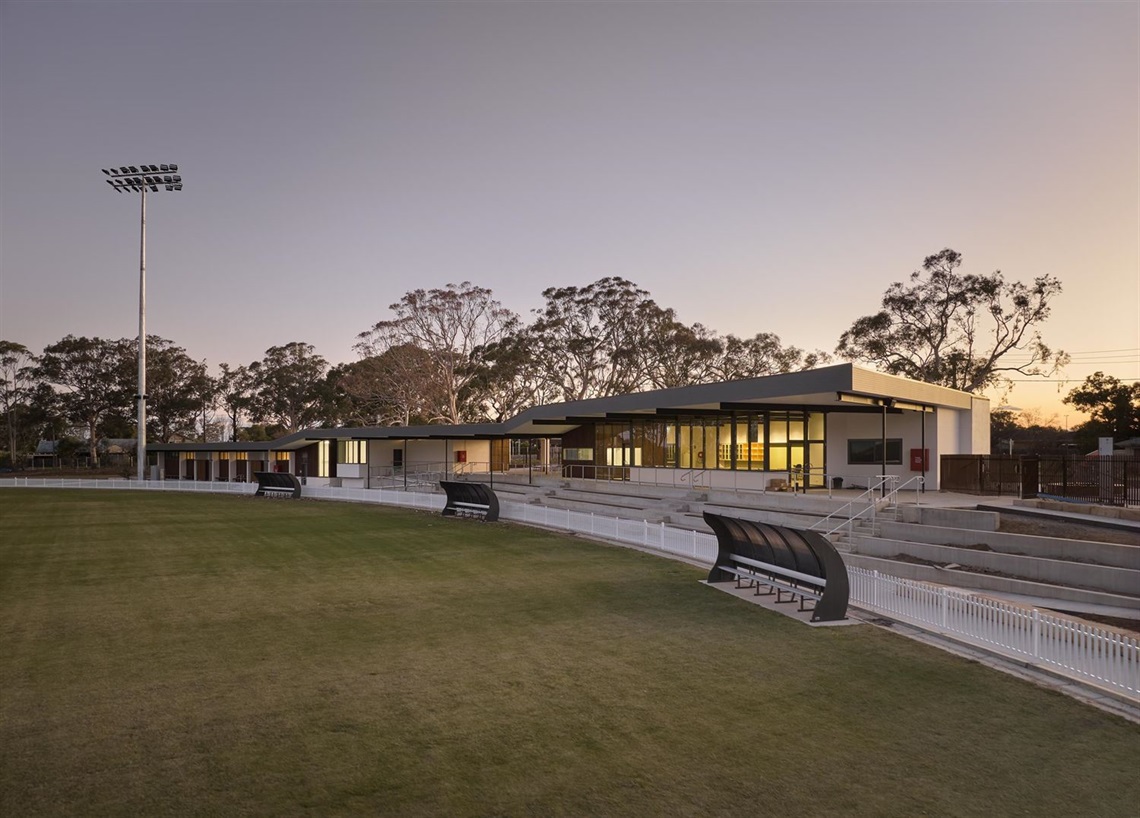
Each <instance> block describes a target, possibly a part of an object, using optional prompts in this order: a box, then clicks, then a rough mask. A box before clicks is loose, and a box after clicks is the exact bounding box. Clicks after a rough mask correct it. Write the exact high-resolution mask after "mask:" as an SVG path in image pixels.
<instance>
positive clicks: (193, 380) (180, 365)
mask: <svg viewBox="0 0 1140 818" xmlns="http://www.w3.org/2000/svg"><path fill="white" fill-rule="evenodd" d="M146 370H147V374H146V380H147V420H148V421H149V423H148V426H149V427H150V428H149V429H148V435H150V436H152V437H153V438H154V439H155V440H157V441H158V442H160V443H169V442H170V441H171V440H172V439H174V438H182V439H190V438H194V437H197V436H198V420H199V415H200V413H201V403H202V398H203V394H202V392H203V388H206V389H207V392H208V382H209V380H210V377H209V375H208V374H207V373H206V365H205V363H203V362H200V361H195V360H194V359H193V358H191V357H190V355H189V354H187V352H186V350H185V349H183V348H182V347H180V346H176V345H175V344H174V342H173V341H168V340H167V339H165V338H159V337H158V336H156V335H148V336H147V352H146Z"/></svg>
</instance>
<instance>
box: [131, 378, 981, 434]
mask: <svg viewBox="0 0 1140 818" xmlns="http://www.w3.org/2000/svg"><path fill="white" fill-rule="evenodd" d="M978 402H985V403H986V404H988V403H989V400H988V399H987V398H983V397H979V396H977V395H972V394H970V393H969V392H962V391H959V390H957V389H949V388H947V387H945V386H937V385H935V384H930V383H923V382H921V381H913V380H911V379H909V378H903V377H899V376H897V375H886V374H883V373H882V372H876V371H874V370H872V369H865V368H863V367H860V366H856V365H855V364H850V363H844V364H835V365H833V366H825V367H820V368H818V369H808V370H805V371H803V372H788V373H784V374H779V375H766V376H764V377H760V378H749V379H746V380H740V381H725V382H722V383H707V384H697V385H695V386H680V387H675V388H672V389H653V390H650V391H647V392H632V393H629V394H626V395H615V396H613V397H608V398H590V399H587V400H580V401H568V402H565V403H551V404H545V405H543V406H535V407H532V408H530V409H527V410H526V411H524V412H521V413H520V414H518V415H515V416H514V417H512V418H510V419H509V420H506V421H504V422H502V423H462V424H457V425H445V424H429V425H421V426H364V427H338V428H333V429H304V430H302V431H299V432H294V433H293V434H289V435H286V436H285V437H282V438H278V439H277V440H273V441H269V442H264V441H258V442H256V443H253V442H249V443H242V442H237V443H234V442H225V443H157V444H151V446H150V449H151V450H154V451H218V452H226V451H239V452H240V451H250V452H253V451H288V450H293V449H300V448H303V447H305V446H308V445H311V444H312V443H314V442H316V441H319V440H431V439H440V440H462V439H470V440H492V439H498V438H505V437H527V436H533V437H557V436H558V435H561V434H564V433H566V432H568V431H570V430H571V429H574V428H576V427H578V426H581V425H582V424H583V423H586V422H590V421H593V420H604V419H606V418H607V417H611V416H614V417H622V418H629V417H630V416H640V415H644V416H646V417H654V416H658V415H670V414H675V415H684V414H687V413H696V414H699V413H702V412H718V413H719V412H728V411H749V410H751V411H759V410H764V409H768V410H772V409H787V410H793V409H803V408H806V409H809V410H810V411H816V412H850V413H857V412H876V413H878V412H881V411H883V409H884V408H886V409H888V410H890V411H899V410H907V409H910V410H915V411H920V410H925V409H933V408H940V407H941V408H947V409H970V408H971V407H973V406H974V405H975V404H976V403H978Z"/></svg>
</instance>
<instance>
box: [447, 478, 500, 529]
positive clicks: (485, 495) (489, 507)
mask: <svg viewBox="0 0 1140 818" xmlns="http://www.w3.org/2000/svg"><path fill="white" fill-rule="evenodd" d="M439 485H440V488H442V489H443V490H444V491H445V492H447V504H446V505H445V506H444V507H443V516H444V517H475V518H477V519H480V520H483V521H484V522H488V523H493V522H495V521H496V520H498V519H499V498H498V497H497V496H495V492H494V491H492V490H491V488H490V487H488V486H486V485H484V484H483V483H463V482H459V481H457V480H440V481H439Z"/></svg>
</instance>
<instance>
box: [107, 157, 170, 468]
mask: <svg viewBox="0 0 1140 818" xmlns="http://www.w3.org/2000/svg"><path fill="white" fill-rule="evenodd" d="M103 173H105V174H107V176H108V177H109V178H108V179H107V180H106V181H107V184H109V185H110V186H111V187H113V188H114V189H115V190H116V191H118V192H119V193H123V192H125V191H130V192H131V193H138V194H140V199H141V201H142V215H141V217H140V225H141V226H140V228H139V234H140V237H139V393H138V394H137V395H135V400H137V401H138V409H139V428H138V444H137V445H136V451H135V459H136V460H137V461H138V479H139V480H140V481H141V480H144V479H145V478H146V192H147V189H148V188H149V189H150V191H151V192H152V193H158V188H159V185H161V186H163V187H165V188H166V189H167V190H171V191H173V190H182V177H181V176H180V175H179V173H178V165H138V166H135V165H127V166H124V167H120V168H103Z"/></svg>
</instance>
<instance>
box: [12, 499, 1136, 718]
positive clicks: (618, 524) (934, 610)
mask: <svg viewBox="0 0 1140 818" xmlns="http://www.w3.org/2000/svg"><path fill="white" fill-rule="evenodd" d="M12 486H20V487H25V486H26V487H29V488H36V487H42V488H77V489H120V490H122V489H125V490H141V491H191V492H202V493H207V492H208V493H221V494H252V493H253V492H254V491H255V490H256V485H255V484H253V483H222V482H216V483H208V482H204V481H203V482H198V481H192V480H186V481H178V480H167V481H161V482H160V481H147V482H142V483H140V482H138V481H135V480H80V479H49V478H19V477H17V478H3V479H0V488H3V487H12ZM303 494H304V496H305V497H308V498H313V499H321V500H339V501H343V502H356V503H376V504H381V505H394V506H403V507H405V508H417V509H424V510H430V511H441V510H442V509H443V506H444V503H445V500H446V498H445V497H444V495H443V494H434V493H425V492H409V491H395V490H380V489H345V488H331V487H317V486H306V487H305V488H304V490H303ZM499 513H500V518H501V519H504V520H511V521H513V522H518V523H524V524H527V525H536V526H542V527H544V528H551V529H556V530H560V531H568V532H572V533H575V534H583V535H586V536H590V537H595V538H598V539H603V540H608V541H612V542H619V543H627V544H629V545H633V546H637V547H639V548H644V549H648V550H651V551H658V552H660V553H662V554H666V555H669V556H674V557H682V558H685V559H687V560H692V561H695V562H699V563H701V564H704V565H712V563H713V562H714V561H715V560H716V554H717V543H716V537H715V536H713V535H712V534H706V533H703V532H700V531H690V530H687V529H680V528H672V527H670V526H666V525H665V524H664V523H661V524H659V525H652V524H650V523H647V522H645V521H638V520H627V519H621V518H618V517H605V516H600V515H596V514H590V513H586V512H581V511H570V510H568V509H560V508H549V507H547V506H539V505H530V504H526V503H516V502H512V501H504V502H502V503H501V504H500V508H499ZM847 575H848V578H849V580H850V585H851V595H850V602H851V604H852V605H855V606H856V607H858V608H862V609H864V610H867V611H870V612H872V613H877V614H881V615H882V616H885V617H888V618H890V619H895V620H898V621H900V622H906V623H909V624H911V625H914V626H916V627H919V628H921V629H923V630H927V631H930V632H933V633H938V634H942V635H945V636H949V637H951V638H953V639H956V640H959V641H961V642H963V643H966V644H970V645H974V646H976V647H979V648H982V649H984V650H987V651H990V652H992V653H995V654H998V655H1001V656H1006V657H1009V658H1012V659H1016V660H1018V661H1022V662H1025V663H1027V664H1030V665H1035V666H1038V667H1041V668H1046V669H1049V670H1051V671H1053V672H1055V673H1058V674H1060V675H1063V676H1068V677H1070V678H1073V679H1077V680H1080V681H1083V682H1086V683H1090V684H1093V685H1097V686H1099V687H1102V688H1104V689H1106V690H1110V691H1113V692H1115V693H1117V694H1121V695H1123V696H1125V697H1127V698H1131V699H1134V700H1136V701H1140V639H1137V638H1136V637H1130V636H1125V635H1123V634H1120V633H1117V632H1114V631H1111V630H1108V629H1106V628H1099V627H1095V626H1092V625H1089V624H1086V623H1084V622H1079V621H1076V620H1072V619H1067V618H1065V617H1063V616H1058V615H1056V614H1053V613H1047V612H1044V611H1040V610H1038V609H1036V608H1026V607H1022V606H1019V605H1013V604H1011V603H1007V602H1000V601H998V600H995V599H991V598H988V597H981V596H977V595H976V594H972V593H970V592H969V591H962V590H958V589H955V588H948V587H946V586H942V585H933V584H929V583H925V582H918V581H915V580H909V579H900V578H899V577H893V576H889V575H887V574H882V573H880V572H878V571H867V570H864V569H861V568H854V567H848V569H847Z"/></svg>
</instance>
